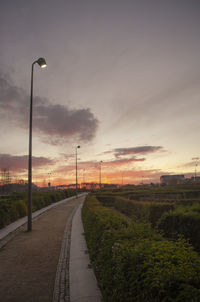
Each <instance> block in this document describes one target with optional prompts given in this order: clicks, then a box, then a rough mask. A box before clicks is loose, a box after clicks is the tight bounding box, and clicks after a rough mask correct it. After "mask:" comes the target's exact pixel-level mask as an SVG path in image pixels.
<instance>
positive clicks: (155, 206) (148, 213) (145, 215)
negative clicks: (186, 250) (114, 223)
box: [96, 194, 174, 226]
mask: <svg viewBox="0 0 200 302" xmlns="http://www.w3.org/2000/svg"><path fill="white" fill-rule="evenodd" d="M96 196H97V199H98V200H99V201H100V202H101V203H102V204H103V205H104V206H107V207H115V208H116V209H117V210H119V211H120V212H122V213H123V214H125V215H127V216H128V217H130V218H131V219H132V220H133V221H140V222H145V221H146V222H150V223H151V224H152V225H153V226H155V225H156V223H157V221H158V220H159V219H160V217H161V216H162V215H163V213H165V212H166V211H169V210H170V209H173V208H174V205H173V204H172V203H166V202H160V203H159V202H154V203H153V202H143V201H133V200H128V199H127V198H124V197H120V196H115V195H112V194H110V195H105V194H97V195H96Z"/></svg>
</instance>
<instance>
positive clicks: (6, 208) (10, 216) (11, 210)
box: [0, 190, 75, 228]
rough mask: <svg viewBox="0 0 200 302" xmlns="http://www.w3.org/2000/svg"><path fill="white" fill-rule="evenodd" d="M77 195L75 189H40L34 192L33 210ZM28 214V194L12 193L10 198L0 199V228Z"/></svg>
mask: <svg viewBox="0 0 200 302" xmlns="http://www.w3.org/2000/svg"><path fill="white" fill-rule="evenodd" d="M73 195H75V191H74V190H62V191H40V192H33V195H32V210H33V211H36V210H39V209H41V208H44V207H46V206H48V205H50V204H52V203H54V202H57V201H59V200H62V199H65V198H67V197H70V196H73ZM26 214H27V194H26V193H15V194H11V195H10V196H9V197H8V199H2V200H1V201H0V228H3V227H5V226H6V225H8V224H10V223H12V222H14V221H15V220H17V219H19V218H21V217H24V216H26Z"/></svg>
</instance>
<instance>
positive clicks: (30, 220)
mask: <svg viewBox="0 0 200 302" xmlns="http://www.w3.org/2000/svg"><path fill="white" fill-rule="evenodd" d="M36 63H37V64H38V65H39V66H40V67H41V68H44V67H46V66H47V64H46V61H45V59H44V58H39V59H38V60H37V61H34V62H33V63H32V68H31V93H30V119H29V156H28V205H27V208H28V223H27V230H28V231H31V230H32V115H33V114H32V112H33V70H34V65H35V64H36Z"/></svg>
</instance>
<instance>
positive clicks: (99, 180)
mask: <svg viewBox="0 0 200 302" xmlns="http://www.w3.org/2000/svg"><path fill="white" fill-rule="evenodd" d="M102 162H103V161H102V160H101V161H100V163H99V164H100V166H99V188H100V190H101V163H102Z"/></svg>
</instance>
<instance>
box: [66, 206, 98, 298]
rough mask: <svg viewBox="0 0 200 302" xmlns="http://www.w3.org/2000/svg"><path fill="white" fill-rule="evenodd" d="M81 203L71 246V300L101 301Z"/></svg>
mask: <svg viewBox="0 0 200 302" xmlns="http://www.w3.org/2000/svg"><path fill="white" fill-rule="evenodd" d="M82 205H83V204H81V205H80V206H79V207H78V209H77V210H76V213H75V215H74V218H73V222H72V230H71V247H70V263H69V276H70V302H100V301H102V299H101V292H100V290H99V288H98V286H97V280H96V277H95V275H94V272H93V270H92V268H91V267H90V260H89V256H88V252H87V246H86V242H85V238H84V230H83V224H82V219H81V208H82Z"/></svg>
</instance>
